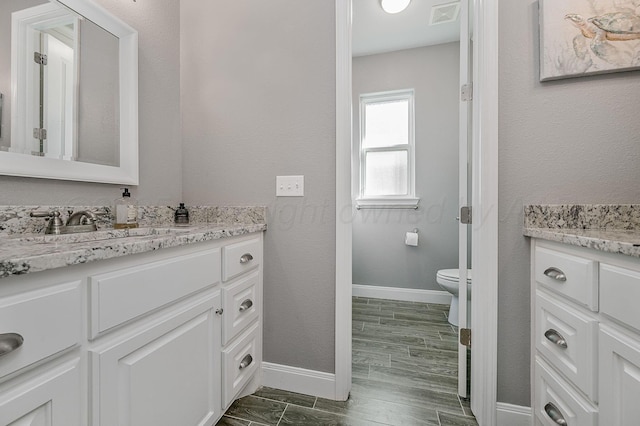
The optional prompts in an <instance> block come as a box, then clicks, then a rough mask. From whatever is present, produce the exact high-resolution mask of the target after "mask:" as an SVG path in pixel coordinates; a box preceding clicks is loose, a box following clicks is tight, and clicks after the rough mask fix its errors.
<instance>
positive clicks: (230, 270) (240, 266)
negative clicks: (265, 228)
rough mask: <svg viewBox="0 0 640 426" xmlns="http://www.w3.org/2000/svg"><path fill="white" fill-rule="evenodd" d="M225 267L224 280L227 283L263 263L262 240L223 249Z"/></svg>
mask: <svg viewBox="0 0 640 426" xmlns="http://www.w3.org/2000/svg"><path fill="white" fill-rule="evenodd" d="M222 257H223V264H224V267H223V268H222V273H223V280H224V281H227V280H230V279H231V278H233V277H235V276H238V275H240V274H242V273H244V272H246V271H249V270H251V269H253V268H255V267H256V266H258V265H259V264H260V262H262V244H261V242H260V238H254V239H252V240H249V241H242V242H239V243H235V244H230V245H228V246H225V247H223V248H222Z"/></svg>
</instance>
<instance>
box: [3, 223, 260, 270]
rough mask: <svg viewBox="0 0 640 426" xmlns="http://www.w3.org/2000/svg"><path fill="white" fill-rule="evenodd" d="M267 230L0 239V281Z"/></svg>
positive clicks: (210, 228) (217, 228)
mask: <svg viewBox="0 0 640 426" xmlns="http://www.w3.org/2000/svg"><path fill="white" fill-rule="evenodd" d="M266 229H267V226H266V224H264V223H262V224H231V225H206V224H204V225H197V226H191V227H184V228H161V227H159V228H147V229H145V228H138V229H137V231H140V230H142V231H147V230H148V232H149V235H142V236H135V235H134V236H119V237H117V238H113V237H112V238H108V237H106V236H105V237H104V238H103V239H97V240H88V241H83V240H80V241H73V238H62V239H61V240H62V241H59V240H57V239H55V237H58V236H50V235H46V236H45V235H42V234H39V235H33V234H32V235H26V234H25V235H21V236H8V237H0V278H5V277H9V276H12V275H22V274H27V273H30V272H39V271H45V270H48V269H53V268H60V267H63V266H70V265H77V264H81V263H87V262H92V261H96V260H105V259H111V258H114V257H120V256H127V255H130V254H138V253H145V252H149V251H154V250H159V249H164V248H169V247H179V246H184V245H188V244H193V243H199V242H203V241H211V240H217V239H220V238H228V237H234V236H238V235H245V234H250V233H253V232H260V231H264V230H266ZM154 231H155V232H154ZM98 232H105V231H98ZM117 232H127V231H109V232H108V233H109V234H114V233H117ZM140 233H141V234H144V233H146V232H140ZM87 234H90V233H87ZM81 235H83V234H70V235H63V236H62V237H73V236H75V237H78V236H81ZM98 235H105V234H98Z"/></svg>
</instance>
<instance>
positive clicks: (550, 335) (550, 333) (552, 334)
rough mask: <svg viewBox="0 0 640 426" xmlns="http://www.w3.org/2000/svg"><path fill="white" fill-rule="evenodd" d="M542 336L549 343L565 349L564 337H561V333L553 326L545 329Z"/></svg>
mask: <svg viewBox="0 0 640 426" xmlns="http://www.w3.org/2000/svg"><path fill="white" fill-rule="evenodd" d="M544 337H546V338H547V340H548V341H550V342H551V343H553V344H555V345H558V346H560V347H561V348H562V349H567V341H566V340H564V337H562V334H560V333H558V332H557V331H556V330H554V329H553V328H550V329H549V330H547V331H545V332H544Z"/></svg>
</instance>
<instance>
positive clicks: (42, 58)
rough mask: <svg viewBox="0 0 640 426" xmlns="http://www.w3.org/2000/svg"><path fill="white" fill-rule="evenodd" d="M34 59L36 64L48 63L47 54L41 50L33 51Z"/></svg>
mask: <svg viewBox="0 0 640 426" xmlns="http://www.w3.org/2000/svg"><path fill="white" fill-rule="evenodd" d="M33 61H34V62H35V63H36V64H40V65H47V55H43V54H42V53H40V52H33Z"/></svg>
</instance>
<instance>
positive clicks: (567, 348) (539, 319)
mask: <svg viewBox="0 0 640 426" xmlns="http://www.w3.org/2000/svg"><path fill="white" fill-rule="evenodd" d="M597 333H598V322H597V320H596V319H595V318H592V317H590V316H588V315H585V314H583V313H581V312H579V311H578V310H576V309H574V308H572V307H570V306H569V305H567V304H565V303H562V302H560V301H559V300H557V299H556V300H554V299H553V298H552V297H550V296H548V295H546V294H544V293H543V292H541V291H538V292H537V295H536V325H535V339H536V349H537V350H538V351H539V352H540V353H541V354H542V355H543V356H544V357H545V358H546V360H547V361H549V362H550V363H551V365H553V366H554V367H556V368H557V369H558V371H562V372H563V373H564V375H565V376H566V377H567V378H568V379H569V380H570V381H572V382H573V383H574V384H575V385H576V386H577V387H578V388H579V389H580V390H582V391H583V392H584V393H585V394H587V395H588V396H589V397H591V399H592V400H593V401H597V400H598V399H597V390H596V389H597V387H596V385H597V383H596V380H595V378H596V351H597V345H596V342H597Z"/></svg>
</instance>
